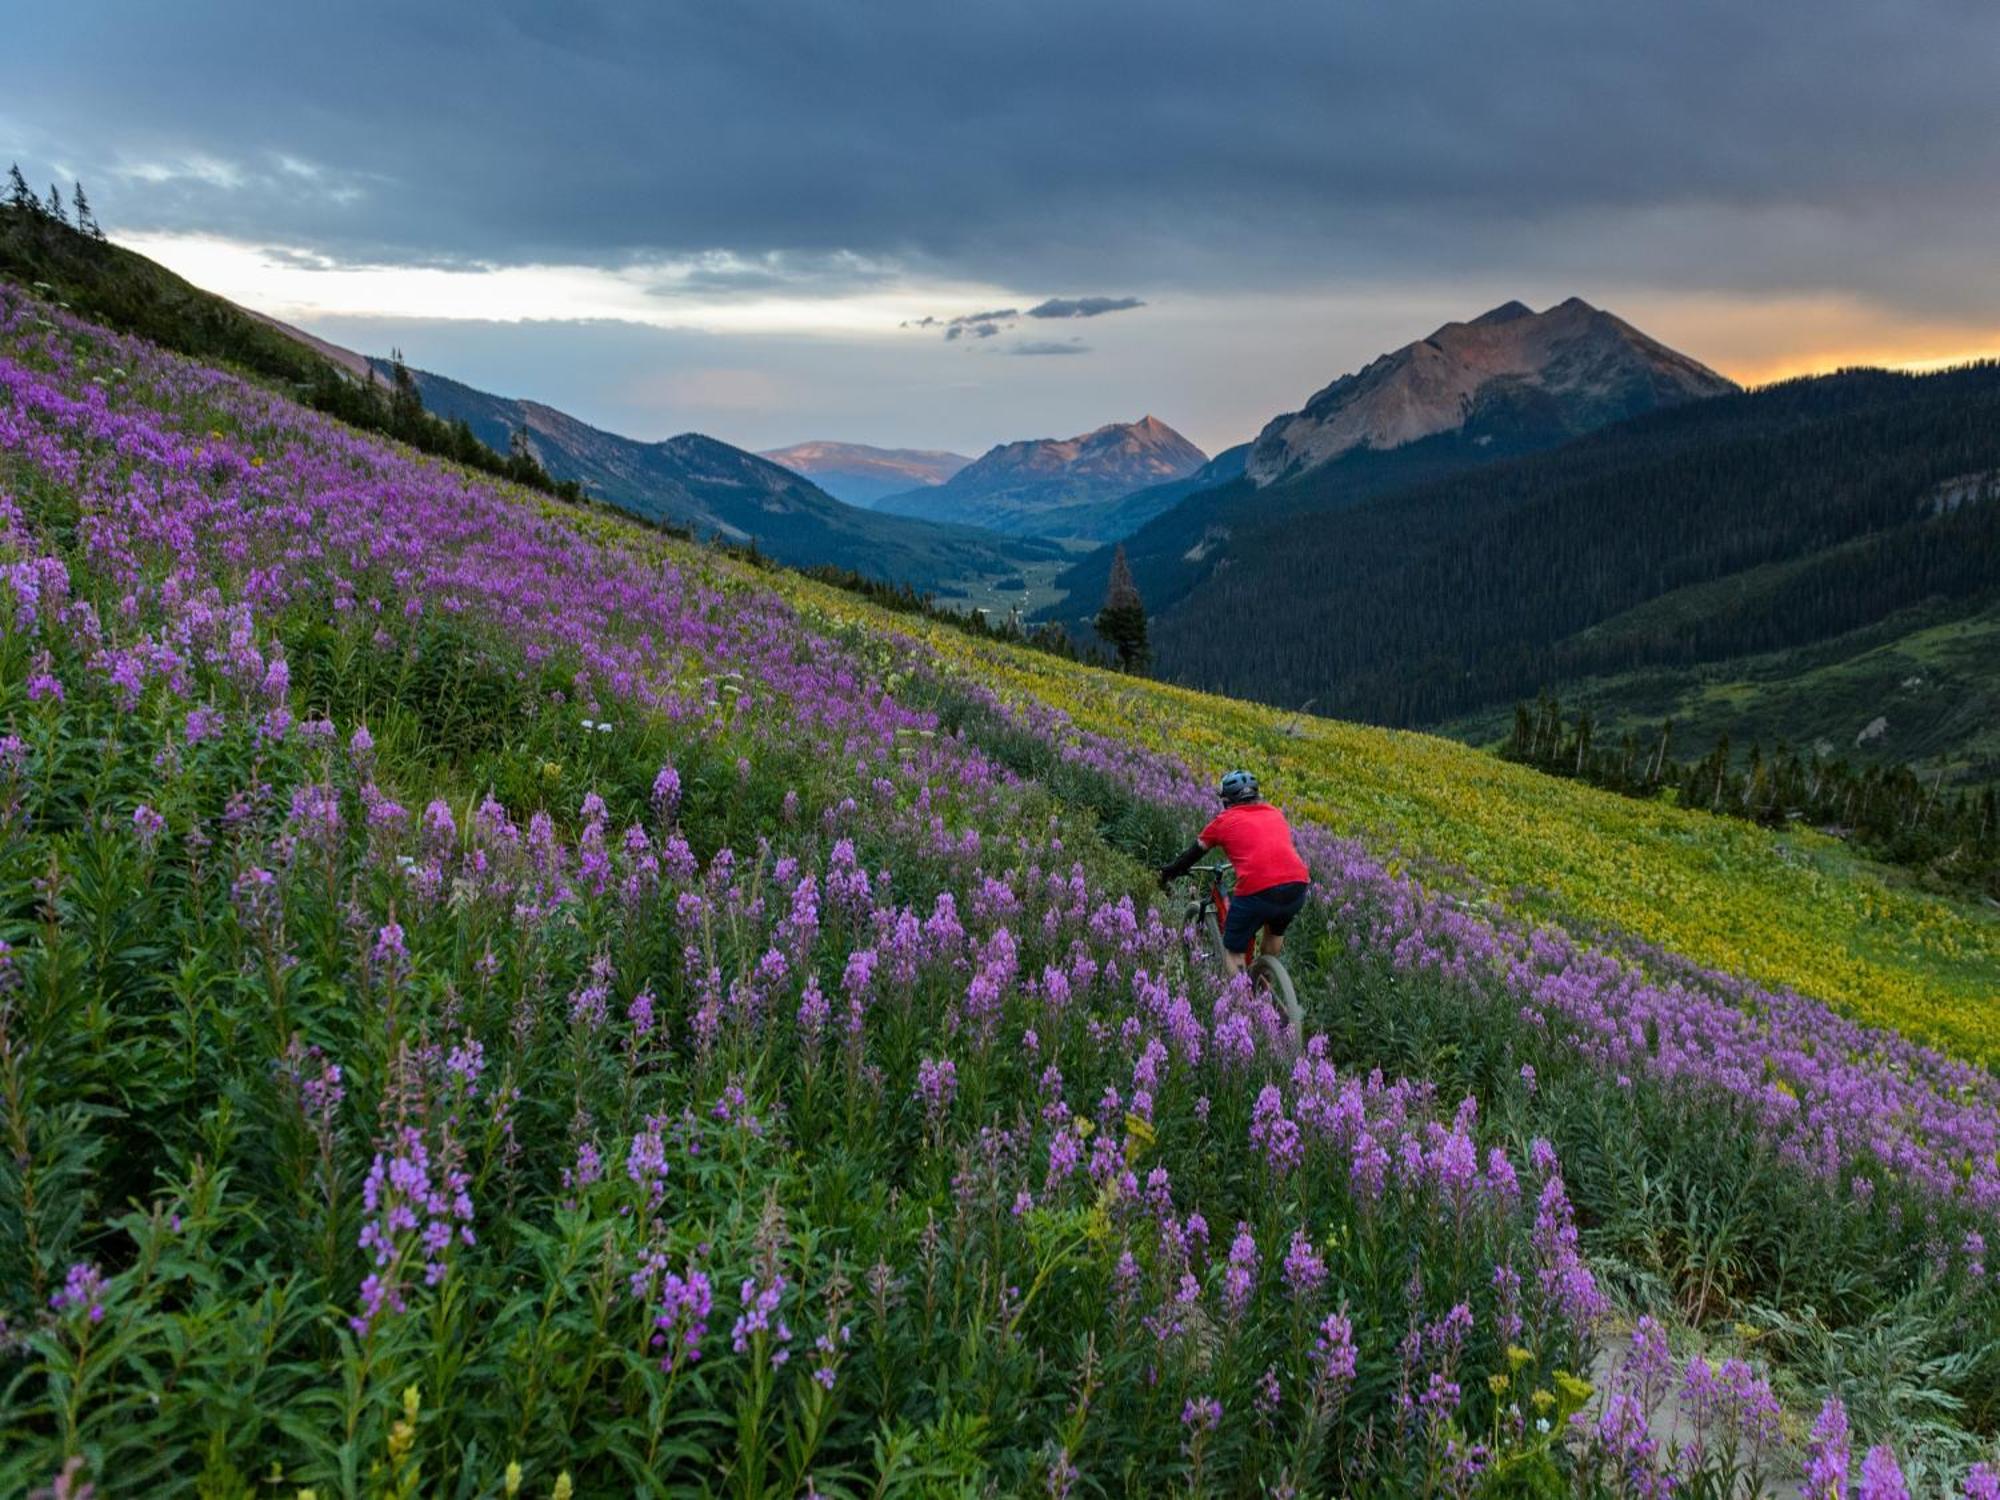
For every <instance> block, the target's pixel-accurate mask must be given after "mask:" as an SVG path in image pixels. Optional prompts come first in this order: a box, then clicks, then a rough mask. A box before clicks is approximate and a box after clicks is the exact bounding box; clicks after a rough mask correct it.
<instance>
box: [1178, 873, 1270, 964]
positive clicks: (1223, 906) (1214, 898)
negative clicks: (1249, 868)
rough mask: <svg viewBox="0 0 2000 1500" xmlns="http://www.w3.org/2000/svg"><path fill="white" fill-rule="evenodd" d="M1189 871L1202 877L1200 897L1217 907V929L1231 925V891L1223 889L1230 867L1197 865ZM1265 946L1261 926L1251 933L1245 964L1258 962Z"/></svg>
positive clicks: (1198, 888)
mask: <svg viewBox="0 0 2000 1500" xmlns="http://www.w3.org/2000/svg"><path fill="white" fill-rule="evenodd" d="M1188 873H1189V874H1190V875H1199V876H1201V877H1202V882H1201V884H1200V885H1199V886H1197V887H1196V889H1197V890H1198V891H1199V892H1200V896H1199V899H1200V900H1202V901H1204V902H1206V903H1207V904H1208V905H1210V906H1213V907H1214V908H1215V926H1216V930H1217V931H1218V932H1220V931H1223V930H1225V929H1227V928H1228V926H1229V892H1228V891H1226V890H1224V889H1223V885H1222V877H1223V876H1224V875H1227V874H1228V873H1230V872H1229V870H1228V867H1227V866H1224V865H1196V866H1195V867H1194V868H1193V869H1192V870H1190V871H1188ZM1263 948H1264V929H1263V928H1261V927H1259V928H1258V929H1257V930H1256V931H1255V932H1253V933H1251V934H1250V949H1249V951H1248V952H1247V953H1245V954H1244V955H1243V962H1244V964H1245V965H1246V966H1248V965H1250V964H1254V963H1255V962H1257V955H1258V954H1259V953H1261V952H1262V951H1263Z"/></svg>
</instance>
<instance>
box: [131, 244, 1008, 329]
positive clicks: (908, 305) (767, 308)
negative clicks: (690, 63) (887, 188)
mask: <svg viewBox="0 0 2000 1500" xmlns="http://www.w3.org/2000/svg"><path fill="white" fill-rule="evenodd" d="M118 239H119V242H120V243H121V244H124V245H126V246H127V247H129V248H130V249H133V250H136V251H138V252H139V253H140V254H141V255H146V256H150V257H152V258H153V259H154V260H157V261H159V262H160V263H161V264H162V265H165V266H167V267H169V268H171V269H172V270H174V271H177V272H179V273H180V274H181V275H183V276H185V277H187V278H188V280H190V281H192V282H194V283H195V284H196V285H198V286H204V287H208V288H211V289H213V290H215V291H218V292H220V293H222V294H223V295H224V296H227V297H230V298H232V299H234V300H235V301H238V302H241V303H243V304H244V305H245V306H248V307H252V308H255V309H256V310H258V311H259V312H265V313H269V314H271V315H273V316H274V317H281V318H286V319H289V320H292V321H298V320H300V319H309V318H314V317H341V316H373V317H389V318H445V319H476V320H480V321H486V322H502V323H516V322H531V321H541V320H558V319H560V320H576V319H615V320H617V321H620V322H628V323H639V324H644V325H647V326H649V327H654V328H694V329H701V330H704V331H708V332H719V333H728V332H741V333H801V334H837V335H843V336H848V337H867V336H873V335H880V336H884V337H887V336H890V335H893V334H894V333H895V331H896V329H897V327H898V326H899V325H900V324H901V323H903V322H905V321H908V320H910V319H913V318H918V317H921V316H922V315H923V310H924V309H925V308H927V307H933V306H935V305H937V303H938V301H939V300H940V299H944V298H953V299H959V298H972V299H984V298H987V297H989V296H991V295H993V294H994V289H993V288H990V287H982V286H979V285H977V284H965V283H953V282H945V281H938V282H931V281H925V282H918V281H914V280H907V279H900V278H893V273H892V271H891V269H890V268H888V267H886V266H885V265H884V264H883V263H881V262H869V261H862V260H861V259H860V258H858V257H857V258H855V259H854V262H853V270H854V272H855V274H854V276H853V277H852V278H851V279H852V280H854V281H855V282H857V283H859V284H858V285H856V286H855V287H854V288H853V289H851V290H839V289H835V290H828V289H827V278H826V277H825V276H824V274H823V273H822V272H819V271H802V272H801V273H800V274H799V276H798V277H797V278H796V280H795V281H791V280H788V278H787V276H786V274H785V273H784V270H783V267H782V265H781V264H777V263H774V262H772V261H770V260H767V259H764V258H758V257H740V256H734V255H729V254H726V253H721V252H716V253H711V254H707V255H703V256H699V257H694V258H689V259H678V260H673V261H652V262H640V263H635V264H632V265H628V266H623V267H618V268H604V267H594V266H561V265H519V266H494V265H480V264H468V265H464V266H394V265H365V264H351V263H344V262H340V261H336V260H331V259H329V258H327V257H326V256H323V255H319V254H316V253H315V252H313V251H312V250H309V249H303V248H298V247H293V246H284V245H278V246H267V245H255V244H249V243H246V242H244V241H241V240H231V239H223V238H219V237H217V236H213V235H189V234H157V233H154V234H145V233H140V234H123V235H120V236H118Z"/></svg>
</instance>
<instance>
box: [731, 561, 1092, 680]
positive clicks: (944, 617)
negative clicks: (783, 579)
mask: <svg viewBox="0 0 2000 1500" xmlns="http://www.w3.org/2000/svg"><path fill="white" fill-rule="evenodd" d="M747 556H748V558H749V559H750V560H752V561H754V560H756V556H757V554H756V551H755V548H754V547H752V548H751V549H750V551H749V552H748V554H747ZM799 572H801V573H803V574H804V575H805V576H806V577H808V578H811V579H815V580H817V581H818V582H820V583H825V584H831V585H832V586H833V587H834V588H837V589H843V590H845V591H846V592H848V593H850V594H859V595H860V596H861V597H862V598H864V599H866V600H868V602H869V603H871V604H875V605H878V606H880V607H881V608H883V609H887V610H893V611H894V612H895V613H897V614H903V615H921V616H922V617H923V618H925V619H927V620H935V621H937V622H938V623H939V624H940V625H949V626H951V628H952V629H954V630H960V631H963V632H964V633H965V634H967V635H975V636H978V637H979V638H980V639H982V640H988V641H1004V642H1005V643H1007V644H1008V645H1012V646H1026V647H1028V648H1029V649H1030V650H1033V651H1042V652H1046V653H1047V654H1048V655H1050V656H1060V657H1061V658H1062V659H1063V660H1065V661H1075V662H1083V663H1085V664H1087V665H1089V666H1094V667H1108V666H1110V665H1112V661H1111V658H1110V657H1108V656H1106V655H1105V654H1104V653H1103V652H1102V651H1099V650H1096V649H1094V648H1081V647H1079V646H1078V645H1077V644H1076V642H1075V641H1074V640H1073V639H1072V638H1071V637H1070V633H1069V632H1068V631H1067V630H1065V629H1064V628H1063V627H1062V626H1061V625H1054V624H1041V625H1024V624H1023V623H1022V621H1021V617H1020V614H1019V612H1018V611H1011V610H1010V611H1009V612H1008V614H1007V615H1006V617H1005V618H1004V619H1002V620H1001V621H1000V622H999V623H998V624H995V623H994V622H993V621H992V620H991V619H989V618H988V616H987V612H986V611H984V610H959V609H951V608H949V607H948V606H946V605H942V604H940V603H938V602H937V596H936V595H935V594H933V593H931V592H930V591H929V590H926V589H918V588H915V587H913V586H912V585H910V584H907V583H884V582H883V581H882V580H881V579H879V578H870V577H869V576H868V575H867V574H865V573H857V572H855V571H854V570H853V569H852V568H835V567H828V566H825V565H822V566H820V567H815V568H801V569H799Z"/></svg>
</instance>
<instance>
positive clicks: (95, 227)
mask: <svg viewBox="0 0 2000 1500" xmlns="http://www.w3.org/2000/svg"><path fill="white" fill-rule="evenodd" d="M70 203H71V205H72V207H73V208H74V209H75V212H76V227H77V231H78V233H80V234H87V235H89V236H90V237H91V238H92V239H94V240H101V239H103V238H104V230H103V228H102V227H101V226H99V224H98V222H97V215H96V214H94V213H92V212H91V211H90V200H89V199H88V198H86V197H85V196H84V194H83V184H82V183H81V182H79V183H78V184H77V185H76V192H75V194H74V195H73V196H72V197H71V199H70Z"/></svg>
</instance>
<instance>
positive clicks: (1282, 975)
mask: <svg viewBox="0 0 2000 1500" xmlns="http://www.w3.org/2000/svg"><path fill="white" fill-rule="evenodd" d="M1250 983H1251V984H1252V985H1254V986H1256V987H1257V988H1259V989H1262V990H1266V991H1268V992H1269V994H1270V996H1271V999H1272V1001H1273V1003H1275V1004H1276V1005H1277V1007H1278V1009H1279V1010H1281V1011H1283V1012H1284V1015H1285V1029H1286V1030H1287V1031H1288V1032H1290V1033H1291V1038H1292V1045H1293V1046H1299V1045H1301V1044H1302V1043H1303V1042H1304V1041H1305V1029H1306V1016H1305V1012H1304V1011H1303V1010H1301V1009H1300V1008H1299V994H1298V991H1297V990H1296V989H1294V988H1293V987H1292V974H1291V970H1289V969H1287V968H1286V967H1285V963H1284V960H1283V959H1279V958H1273V957H1271V956H1270V955H1269V954H1261V955H1259V956H1258V957H1257V959H1256V960H1255V961H1254V962H1252V963H1251V965H1250Z"/></svg>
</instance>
